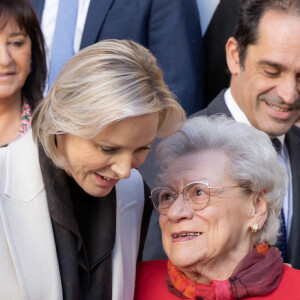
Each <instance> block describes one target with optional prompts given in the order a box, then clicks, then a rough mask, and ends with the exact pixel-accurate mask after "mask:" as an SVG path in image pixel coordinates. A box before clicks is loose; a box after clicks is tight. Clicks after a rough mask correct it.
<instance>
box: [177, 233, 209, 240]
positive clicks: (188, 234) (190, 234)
mask: <svg viewBox="0 0 300 300" xmlns="http://www.w3.org/2000/svg"><path fill="white" fill-rule="evenodd" d="M202 233H203V232H185V233H180V234H172V238H173V239H178V238H181V237H186V236H199V235H201V234H202Z"/></svg>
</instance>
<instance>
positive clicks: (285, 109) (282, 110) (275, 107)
mask: <svg viewBox="0 0 300 300" xmlns="http://www.w3.org/2000/svg"><path fill="white" fill-rule="evenodd" d="M267 104H268V105H269V106H270V107H271V108H272V109H274V110H276V111H281V112H287V111H290V110H292V108H283V107H279V106H276V105H273V104H270V103H267Z"/></svg>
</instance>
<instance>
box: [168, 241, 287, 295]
mask: <svg viewBox="0 0 300 300" xmlns="http://www.w3.org/2000/svg"><path fill="white" fill-rule="evenodd" d="M282 266H283V264H282V258H281V254H280V252H279V250H278V249H277V248H275V247H269V246H268V245H267V244H264V245H261V246H258V247H256V248H254V249H253V250H252V251H250V253H249V254H248V255H247V256H246V257H245V258H244V259H243V260H242V261H241V262H240V263H239V264H238V266H237V267H236V268H235V270H234V272H233V273H232V275H231V276H230V278H229V279H228V280H223V281H218V280H212V281H211V282H210V284H203V283H198V284H197V283H196V282H195V281H194V280H193V279H190V278H188V277H187V276H186V275H185V274H184V273H183V272H182V271H180V270H179V269H178V268H177V267H176V266H175V265H173V263H172V262H171V261H170V260H168V272H167V285H168V289H169V291H170V292H171V293H173V294H175V295H176V296H177V297H179V298H182V299H194V300H200V299H203V300H215V299H223V300H233V299H242V298H247V297H253V296H259V295H265V294H268V293H270V292H272V291H273V290H274V289H275V288H276V287H277V286H278V284H279V282H280V280H281V276H282ZM262 274H263V276H262Z"/></svg>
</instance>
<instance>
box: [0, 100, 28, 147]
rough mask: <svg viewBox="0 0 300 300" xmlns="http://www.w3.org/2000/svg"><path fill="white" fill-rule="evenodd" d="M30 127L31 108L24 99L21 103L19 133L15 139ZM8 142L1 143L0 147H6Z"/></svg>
mask: <svg viewBox="0 0 300 300" xmlns="http://www.w3.org/2000/svg"><path fill="white" fill-rule="evenodd" d="M30 128H31V109H30V107H29V104H28V102H27V101H26V100H25V101H24V103H23V105H22V112H21V127H20V129H19V133H18V136H17V139H18V138H20V137H22V136H23V135H25V134H26V133H27V132H28V131H29V130H30ZM7 145H8V144H4V145H1V146H0V148H1V147H6V146H7Z"/></svg>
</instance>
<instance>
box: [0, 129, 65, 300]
mask: <svg viewBox="0 0 300 300" xmlns="http://www.w3.org/2000/svg"><path fill="white" fill-rule="evenodd" d="M0 166H1V169H0V174H1V175H0V176H1V177H0V178H1V184H0V218H1V221H2V224H3V229H4V238H5V239H6V241H0V244H1V243H4V244H7V245H8V248H9V252H10V257H9V258H8V259H11V260H12V262H13V266H14V268H15V272H16V275H17V279H18V284H19V286H20V287H21V290H22V293H23V295H24V299H49V300H52V299H62V289H61V281H60V274H59V267H58V261H57V256H56V248H55V242H54V236H53V231H52V225H51V219H50V216H49V211H48V204H47V199H46V194H45V190H44V184H43V179H42V174H41V171H40V166H39V159H38V150H37V146H36V145H35V144H34V142H33V140H32V134H31V131H30V132H29V133H28V134H26V135H25V136H24V137H22V138H21V139H19V140H17V141H15V142H13V143H11V144H10V145H9V146H8V147H7V149H6V150H5V151H4V152H1V153H0ZM3 177H4V178H3ZM2 238H3V237H2ZM0 247H1V246H0ZM2 259H3V258H2V257H1V258H0V260H2ZM0 272H5V270H3V269H1V268H0Z"/></svg>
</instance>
